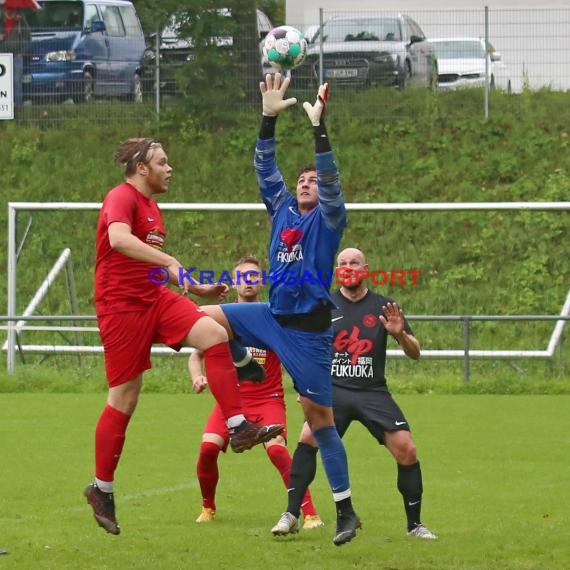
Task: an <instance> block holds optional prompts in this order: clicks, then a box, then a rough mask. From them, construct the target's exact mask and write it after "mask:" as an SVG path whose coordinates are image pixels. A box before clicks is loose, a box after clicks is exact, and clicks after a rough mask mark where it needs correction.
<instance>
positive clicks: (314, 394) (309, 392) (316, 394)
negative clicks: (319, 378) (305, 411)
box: [307, 388, 319, 396]
mask: <svg viewBox="0 0 570 570" xmlns="http://www.w3.org/2000/svg"><path fill="white" fill-rule="evenodd" d="M307 394H311V395H312V396H318V395H319V393H318V392H313V391H312V390H310V389H309V388H307Z"/></svg>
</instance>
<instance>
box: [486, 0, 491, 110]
mask: <svg viewBox="0 0 570 570" xmlns="http://www.w3.org/2000/svg"><path fill="white" fill-rule="evenodd" d="M489 45H490V43H489V6H485V119H488V118H489V89H490V86H491V82H490V78H489V72H490V69H489V58H490V57H491V56H490V54H489Z"/></svg>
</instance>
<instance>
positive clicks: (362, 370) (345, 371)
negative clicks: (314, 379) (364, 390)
mask: <svg viewBox="0 0 570 570" xmlns="http://www.w3.org/2000/svg"><path fill="white" fill-rule="evenodd" d="M331 375H332V376H335V377H336V378H373V377H374V374H373V369H372V366H371V365H370V364H333V365H332V366H331Z"/></svg>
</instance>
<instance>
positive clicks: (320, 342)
mask: <svg viewBox="0 0 570 570" xmlns="http://www.w3.org/2000/svg"><path fill="white" fill-rule="evenodd" d="M221 309H222V310H223V311H224V314H225V315H226V318H227V319H228V321H229V323H230V326H231V327H232V330H233V332H234V336H235V337H236V339H238V340H239V341H240V342H241V343H242V344H243V345H244V346H255V347H257V348H264V349H266V350H267V349H269V350H272V351H273V352H275V354H277V356H278V357H279V360H281V362H282V364H283V366H284V367H285V369H286V370H287V372H289V374H290V375H291V378H292V379H293V385H294V386H295V390H297V392H299V394H301V396H305V397H306V398H309V399H310V400H312V401H313V402H316V403H317V404H321V405H322V406H332V381H331V360H332V356H331V354H332V329H328V330H326V331H324V332H318V333H315V332H308V331H302V330H298V329H292V328H286V327H283V326H281V324H279V322H277V320H276V319H275V317H274V316H273V313H271V311H270V310H269V303H228V304H227V305H222V306H221Z"/></svg>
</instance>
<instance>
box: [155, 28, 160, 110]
mask: <svg viewBox="0 0 570 570" xmlns="http://www.w3.org/2000/svg"><path fill="white" fill-rule="evenodd" d="M154 38H155V39H154V62H155V65H154V105H155V111H156V116H157V118H158V117H159V116H160V27H158V26H157V27H156V35H155V36H154Z"/></svg>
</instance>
